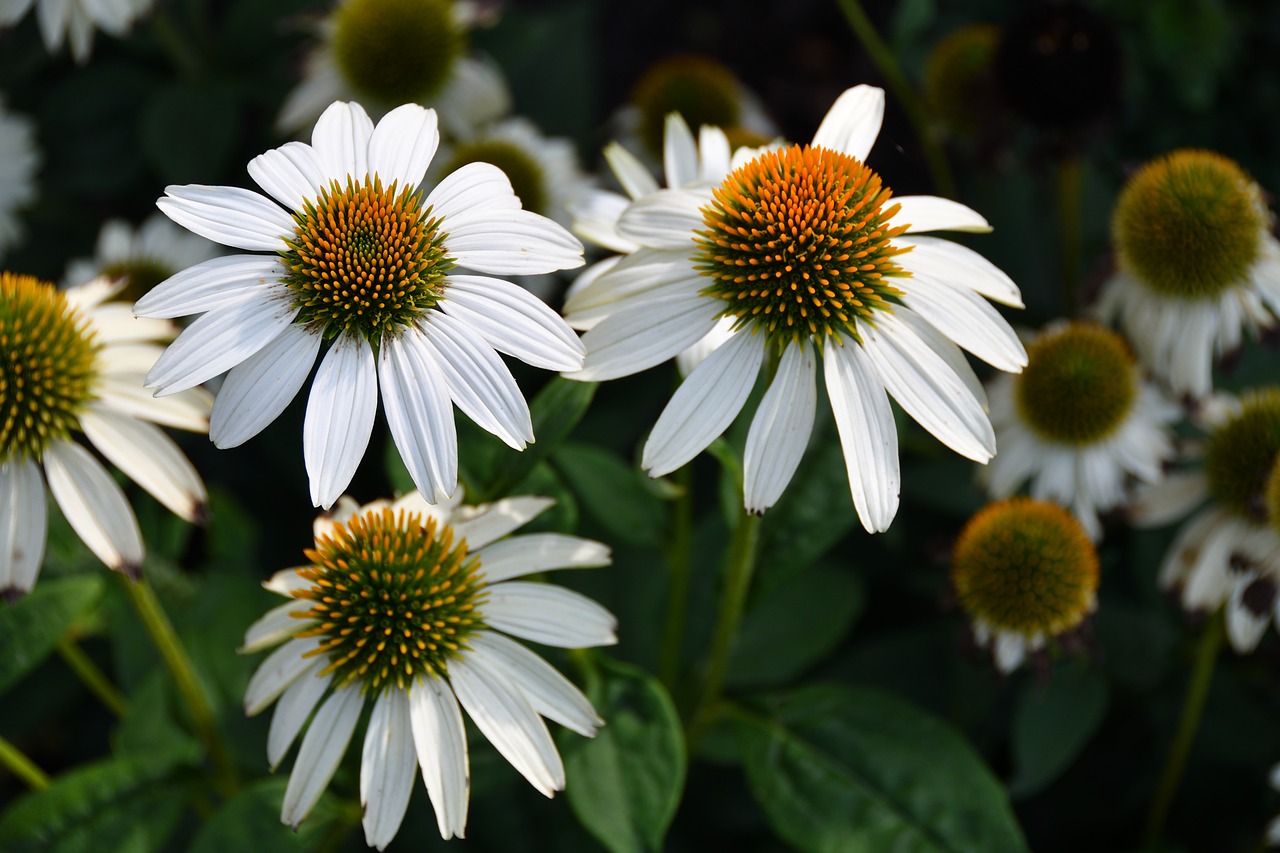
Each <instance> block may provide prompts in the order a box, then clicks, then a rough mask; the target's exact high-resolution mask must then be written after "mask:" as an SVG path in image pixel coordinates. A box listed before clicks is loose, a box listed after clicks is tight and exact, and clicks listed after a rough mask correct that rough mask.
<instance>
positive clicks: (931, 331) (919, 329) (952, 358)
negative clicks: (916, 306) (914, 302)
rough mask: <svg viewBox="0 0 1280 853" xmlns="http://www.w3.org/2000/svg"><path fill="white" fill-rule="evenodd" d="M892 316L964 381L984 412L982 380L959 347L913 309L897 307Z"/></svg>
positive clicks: (984, 394)
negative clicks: (918, 337)
mask: <svg viewBox="0 0 1280 853" xmlns="http://www.w3.org/2000/svg"><path fill="white" fill-rule="evenodd" d="M894 316H895V317H897V318H898V319H899V320H901V321H902V322H903V323H905V324H906V325H907V326H908V327H909V328H910V329H911V331H913V332H915V333H916V334H917V335H919V336H920V339H921V340H922V341H924V342H925V343H926V344H927V345H928V346H929V349H931V350H933V351H934V352H935V353H937V355H938V357H939V358H941V359H942V360H943V362H945V363H946V365H947V367H949V368H950V369H951V372H952V373H954V374H955V375H956V376H958V377H959V378H960V381H961V382H963V383H964V387H966V388H968V389H969V393H970V394H972V395H973V398H974V399H975V400H977V401H978V405H979V406H981V407H982V410H983V411H984V412H985V411H986V410H987V406H988V401H987V389H986V388H985V387H984V386H983V384H982V380H980V379H979V378H978V374H976V373H974V372H973V367H972V366H971V365H970V364H969V359H967V358H965V355H964V353H962V352H961V351H960V347H958V346H956V345H955V344H954V343H952V341H951V339H950V338H948V337H947V336H946V335H944V334H942V332H939V331H938V330H937V328H936V327H934V326H932V325H930V324H929V323H927V322H925V321H924V319H923V318H922V317H921V316H920V315H919V314H917V313H915V312H914V311H908V310H906V309H899V310H897V311H895V312H894Z"/></svg>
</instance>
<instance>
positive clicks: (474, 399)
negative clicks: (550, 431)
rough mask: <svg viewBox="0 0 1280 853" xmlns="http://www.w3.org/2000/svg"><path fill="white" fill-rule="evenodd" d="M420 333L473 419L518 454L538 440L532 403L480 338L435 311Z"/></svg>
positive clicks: (420, 324) (459, 402) (455, 396)
mask: <svg viewBox="0 0 1280 853" xmlns="http://www.w3.org/2000/svg"><path fill="white" fill-rule="evenodd" d="M418 328H419V329H421V330H422V333H423V335H424V337H425V341H426V344H427V346H429V347H430V348H431V349H432V350H433V355H434V357H435V358H434V360H435V363H436V364H438V365H439V366H440V368H441V371H442V373H443V375H444V381H445V385H446V386H448V388H449V396H450V397H452V398H453V402H454V404H455V405H457V407H458V408H459V409H461V410H462V411H463V413H464V414H466V416H467V417H469V418H471V420H473V421H475V422H476V424H477V425H479V426H480V427H482V428H484V429H486V430H488V431H489V432H491V433H493V434H494V435H496V436H497V437H498V438H500V439H502V440H503V441H504V442H506V443H507V444H508V445H510V446H511V447H514V448H515V449H516V450H523V449H524V447H525V445H526V444H528V443H529V442H531V441H533V421H532V419H531V418H530V415H529V404H528V403H526V402H525V399H524V395H523V394H521V393H520V388H519V386H517V385H516V380H515V378H514V377H512V375H511V371H510V370H508V369H507V366H506V365H505V364H503V363H502V359H500V358H499V357H498V354H497V353H496V352H494V351H493V349H492V348H491V347H489V346H488V344H485V343H477V342H476V341H475V338H478V337H480V335H479V334H478V333H476V332H473V331H472V330H471V327H470V326H468V325H467V324H466V323H464V322H463V321H461V320H458V319H456V318H454V317H451V316H449V315H448V314H444V313H443V312H440V311H432V312H429V313H428V314H427V315H426V316H424V317H423V318H422V319H420V320H419V321H418Z"/></svg>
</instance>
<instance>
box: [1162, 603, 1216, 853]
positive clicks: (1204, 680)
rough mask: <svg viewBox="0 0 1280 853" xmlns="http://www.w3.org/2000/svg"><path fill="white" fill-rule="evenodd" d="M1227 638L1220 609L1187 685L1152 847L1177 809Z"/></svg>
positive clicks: (1204, 637) (1199, 648) (1167, 762)
mask: <svg viewBox="0 0 1280 853" xmlns="http://www.w3.org/2000/svg"><path fill="white" fill-rule="evenodd" d="M1225 635H1226V632H1225V630H1224V626H1223V613H1222V610H1221V609H1219V610H1218V612H1217V613H1215V614H1214V615H1213V617H1212V618H1210V620H1209V623H1208V624H1207V625H1205V626H1204V633H1203V634H1201V635H1200V642H1199V644H1198V645H1197V646H1196V659H1195V666H1194V668H1193V669H1192V671H1191V683H1190V684H1188V685H1187V695H1186V698H1185V699H1183V702H1182V716H1181V718H1180V719H1179V720H1178V730H1177V732H1176V733H1175V734H1174V736H1173V742H1172V743H1171V744H1170V745H1169V754H1168V756H1167V757H1166V758H1165V762H1164V770H1163V771H1162V772H1161V774H1160V784H1159V786H1158V787H1157V788H1156V794H1155V797H1154V798H1153V799H1152V801H1151V811H1150V812H1148V814H1147V843H1148V845H1151V844H1153V843H1154V842H1155V841H1156V840H1157V839H1158V838H1159V837H1160V830H1161V829H1163V828H1164V821H1165V818H1166V817H1168V815H1169V807H1170V806H1171V805H1173V796H1174V794H1176V793H1177V792H1178V783H1179V782H1181V781H1182V771H1183V770H1185V769H1186V766H1187V756H1188V755H1189V754H1190V753H1191V744H1192V742H1193V741H1194V740H1195V737H1196V729H1197V728H1199V726H1200V716H1201V714H1203V712H1204V703H1205V700H1206V699H1207V698H1208V697H1209V684H1210V682H1212V681H1213V667H1214V664H1215V663H1216V662H1217V660H1218V651H1219V650H1220V649H1221V648H1222V641H1223V639H1224V637H1225Z"/></svg>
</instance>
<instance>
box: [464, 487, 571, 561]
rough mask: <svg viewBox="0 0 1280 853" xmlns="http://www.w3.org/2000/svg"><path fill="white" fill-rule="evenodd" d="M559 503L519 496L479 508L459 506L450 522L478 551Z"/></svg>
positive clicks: (535, 497) (474, 549)
mask: <svg viewBox="0 0 1280 853" xmlns="http://www.w3.org/2000/svg"><path fill="white" fill-rule="evenodd" d="M555 503H556V502H555V501H554V500H552V499H551V498H544V497H539V496H536V495H518V496H516V497H513V498H503V499H502V500H498V501H494V502H493V503H488V504H481V505H480V506H478V507H459V508H458V511H457V512H456V513H454V515H453V517H452V518H451V519H450V524H451V525H452V527H453V532H454V533H456V534H457V535H458V536H459V537H461V538H463V539H466V540H467V545H468V546H469V547H470V548H471V550H473V551H476V550H479V549H480V548H484V547H485V546H486V545H488V544H489V543H490V542H496V541H497V540H499V539H501V538H502V537H503V536H506V535H507V534H508V533H510V532H511V531H513V530H515V529H517V528H519V527H523V526H524V525H525V524H528V523H529V522H530V521H532V520H533V519H535V518H537V517H538V516H539V515H541V514H542V513H543V512H545V511H546V510H548V509H550V508H551V507H553V506H555Z"/></svg>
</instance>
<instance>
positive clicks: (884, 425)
mask: <svg viewBox="0 0 1280 853" xmlns="http://www.w3.org/2000/svg"><path fill="white" fill-rule="evenodd" d="M841 343H843V346H840V345H839V344H841ZM822 366H823V373H824V375H825V377H826V383H827V396H828V397H829V398H830V399H831V414H832V416H833V417H834V418H835V422H836V430H837V432H839V434H840V448H841V450H843V451H844V464H845V467H846V469H847V470H848V474H849V489H850V491H851V492H852V495H853V506H854V509H855V510H857V512H858V520H859V521H861V522H862V526H863V527H864V528H866V530H867V532H868V533H882V532H884V531H885V530H888V529H889V525H890V524H891V523H892V522H893V517H894V516H895V515H897V513H898V496H899V492H900V491H901V477H900V474H899V469H898V429H897V427H896V426H895V425H894V422H893V410H892V409H891V408H890V407H889V396H888V395H887V394H886V393H885V389H884V386H883V385H882V384H881V383H880V377H879V376H877V375H876V371H875V369H874V368H873V367H872V365H871V363H870V361H869V360H868V358H867V356H866V354H865V353H864V352H863V351H862V349H861V347H859V346H858V345H857V344H856V343H854V342H853V341H851V340H843V341H835V340H829V341H827V345H826V347H825V348H824V349H823V364H822Z"/></svg>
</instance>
